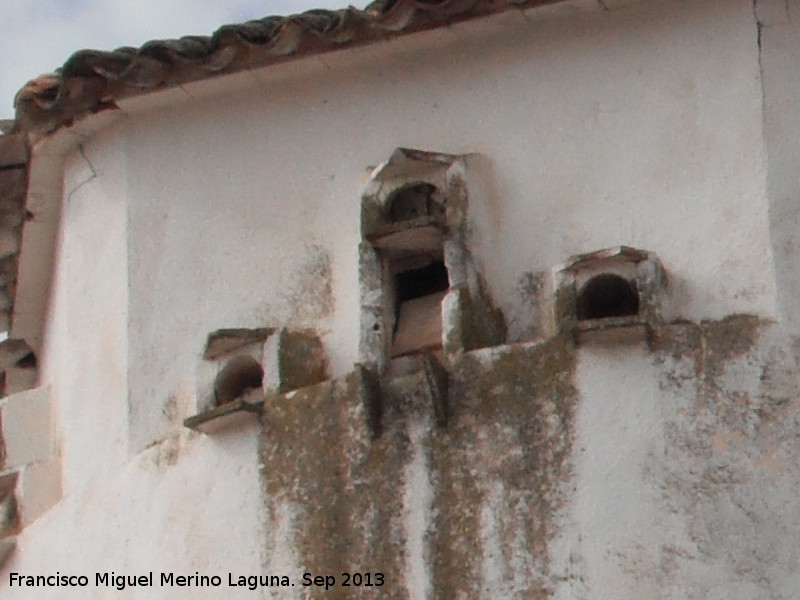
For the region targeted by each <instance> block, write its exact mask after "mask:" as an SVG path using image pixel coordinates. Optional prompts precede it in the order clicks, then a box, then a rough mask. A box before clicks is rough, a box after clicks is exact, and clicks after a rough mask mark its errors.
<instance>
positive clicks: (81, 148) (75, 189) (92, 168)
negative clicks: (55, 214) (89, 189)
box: [67, 144, 97, 200]
mask: <svg viewBox="0 0 800 600" xmlns="http://www.w3.org/2000/svg"><path fill="white" fill-rule="evenodd" d="M78 152H80V155H81V156H82V157H83V160H85V161H86V164H87V165H88V166H89V171H90V172H91V173H92V174H91V176H90V177H88V178H87V179H86V180H84V181H81V182H80V183H79V184H78V185H76V186H75V187H74V188H72V189H71V190H70V191H69V193H68V194H67V200H72V195H73V194H74V193H75V192H77V191H78V190H79V189H81V188H82V187H83V186H85V185H86V184H87V183H89V182H90V181H92V180H93V179H96V178H97V171H95V170H94V165H93V164H92V161H90V160H89V157H88V156H86V152H85V151H84V149H83V144H81V145H79V146H78Z"/></svg>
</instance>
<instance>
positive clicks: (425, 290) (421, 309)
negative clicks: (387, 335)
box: [391, 256, 450, 356]
mask: <svg viewBox="0 0 800 600" xmlns="http://www.w3.org/2000/svg"><path fill="white" fill-rule="evenodd" d="M419 259H420V261H421V262H422V264H424V266H421V267H416V268H413V269H407V270H405V271H401V272H399V273H397V274H395V276H394V297H395V323H394V332H393V337H392V352H391V355H392V356H403V355H407V354H414V353H415V352H418V351H420V350H423V349H431V348H441V345H442V308H441V306H442V299H443V298H444V296H445V294H446V293H447V290H448V289H449V288H450V281H449V277H448V275H447V267H446V266H445V264H444V262H442V261H441V260H439V259H435V258H432V257H430V256H427V257H426V256H422V257H419ZM426 262H427V264H425V263H426Z"/></svg>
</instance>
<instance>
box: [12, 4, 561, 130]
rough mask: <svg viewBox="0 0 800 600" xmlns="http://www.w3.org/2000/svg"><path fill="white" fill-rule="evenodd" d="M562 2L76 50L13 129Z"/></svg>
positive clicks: (230, 28)
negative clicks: (251, 70) (225, 76)
mask: <svg viewBox="0 0 800 600" xmlns="http://www.w3.org/2000/svg"><path fill="white" fill-rule="evenodd" d="M558 1H559V0H377V1H376V2H373V3H372V4H370V5H369V6H368V7H367V8H366V9H364V10H357V9H355V8H352V7H351V8H345V9H341V10H310V11H307V12H304V13H302V14H299V15H292V16H288V17H282V16H271V17H265V18H263V19H254V20H252V21H247V22H245V23H240V24H235V25H225V26H223V27H220V28H219V29H218V30H217V31H216V32H214V34H213V35H211V36H208V37H205V36H186V37H182V38H180V39H177V40H155V41H150V42H147V43H146V44H144V45H142V46H141V47H140V48H129V47H125V48H118V49H116V50H113V51H110V52H105V51H99V50H81V51H79V52H76V53H75V54H73V55H72V56H71V57H70V58H69V59H68V60H67V62H66V63H64V66H63V67H61V68H60V69H58V70H57V71H56V72H55V73H50V74H47V75H43V76H41V77H39V78H37V79H34V80H33V81H30V82H28V83H27V84H26V85H25V86H24V87H23V88H22V89H21V90H20V91H19V93H18V94H17V96H16V98H15V99H14V106H15V109H16V117H17V118H16V125H15V128H16V130H18V131H29V132H35V133H40V134H47V133H50V132H52V131H55V130H56V129H58V128H59V127H62V126H64V125H68V124H70V123H72V122H73V121H74V120H75V119H77V118H80V117H82V116H85V115H87V114H90V113H92V112H97V111H99V110H103V109H106V108H113V107H114V101H115V100H117V99H119V98H125V97H128V96H133V95H137V94H140V93H144V92H147V91H150V90H157V89H162V88H168V87H171V86H176V85H180V84H181V83H186V82H190V81H196V80H199V79H203V78H206V77H210V76H213V75H216V74H223V73H234V72H236V71H241V70H244V69H249V68H258V67H263V66H267V65H270V64H275V63H279V62H283V61H285V60H287V59H289V58H290V57H293V56H297V57H300V56H308V55H312V54H320V53H323V52H327V51H331V50H335V49H338V48H341V47H345V46H347V45H363V44H368V43H371V42H375V41H378V40H383V39H387V38H391V37H395V36H398V35H403V34H406V33H412V32H415V31H420V30H423V29H430V28H434V27H440V26H445V25H448V24H450V23H453V22H455V21H459V20H464V19H469V18H474V17H478V16H482V15H487V14H491V13H494V12H500V11H503V10H508V9H511V8H514V7H515V6H516V7H519V8H528V7H532V6H537V5H542V4H550V3H554V2H558Z"/></svg>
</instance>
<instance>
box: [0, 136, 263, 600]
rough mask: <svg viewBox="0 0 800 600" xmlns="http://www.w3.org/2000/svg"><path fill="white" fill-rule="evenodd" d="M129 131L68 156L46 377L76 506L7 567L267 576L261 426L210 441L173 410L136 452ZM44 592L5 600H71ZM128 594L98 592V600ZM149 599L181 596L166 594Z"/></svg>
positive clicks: (31, 538) (56, 512) (69, 500)
mask: <svg viewBox="0 0 800 600" xmlns="http://www.w3.org/2000/svg"><path fill="white" fill-rule="evenodd" d="M126 135H127V134H126V133H125V131H124V130H118V129H116V130H110V131H107V132H106V133H104V134H102V135H101V136H99V137H98V138H97V139H96V140H95V141H94V142H93V143H92V144H91V145H89V146H87V147H86V148H85V149H83V150H82V151H79V152H77V153H75V154H74V155H73V156H72V157H71V158H70V159H69V160H68V162H67V166H66V179H65V186H64V187H65V200H64V206H63V211H62V222H63V223H64V225H65V226H64V227H63V229H62V236H61V239H60V240H59V260H58V265H57V271H56V273H57V277H56V280H55V282H54V290H55V291H54V293H55V295H54V298H53V300H52V306H53V311H52V314H51V320H50V322H49V326H50V331H51V335H50V336H49V337H48V342H49V343H48V346H47V348H46V351H45V352H46V355H47V360H45V361H44V363H43V365H42V367H43V369H42V381H41V384H42V385H50V386H52V389H53V390H54V394H53V395H54V406H55V407H56V420H57V423H58V428H59V430H60V432H59V436H58V437H59V446H60V452H61V456H62V461H61V462H62V465H61V468H62V472H63V498H62V499H61V502H60V503H58V504H57V505H56V506H55V507H54V508H52V509H51V510H50V511H49V512H47V513H46V514H45V515H44V516H42V517H41V518H40V519H38V520H37V521H36V522H34V523H33V524H32V525H30V526H28V527H26V529H25V530H24V531H23V533H22V534H21V535H20V536H19V539H18V543H17V550H16V551H15V554H14V555H13V556H12V558H11V559H10V561H9V562H8V563H7V565H5V566H4V573H8V572H12V571H13V572H18V573H19V572H26V573H40V574H49V573H55V572H56V571H59V572H61V573H71V574H86V575H89V576H90V579H92V584H94V575H93V574H94V573H95V572H101V573H102V572H105V571H116V572H117V573H123V572H128V573H137V574H138V573H146V572H148V571H150V570H158V569H162V570H165V571H167V572H168V571H171V570H172V571H175V572H178V573H185V574H193V573H194V572H195V571H197V570H200V571H204V572H212V571H213V572H216V571H217V570H218V569H219V568H220V558H219V556H220V554H221V555H223V556H224V557H225V560H224V562H225V565H230V568H231V569H233V570H236V569H241V571H242V573H243V574H252V573H257V572H259V569H260V566H261V565H262V563H263V551H262V547H263V533H262V531H261V528H260V523H261V520H260V519H261V517H260V515H261V507H262V505H263V501H262V500H261V496H260V486H259V480H258V451H257V439H258V437H257V429H256V428H255V427H251V428H250V429H248V430H245V431H239V432H237V434H236V435H231V436H225V435H223V436H217V437H215V438H209V437H205V436H199V435H196V434H193V433H191V432H189V431H188V430H185V429H184V428H182V427H181V426H180V419H182V418H183V416H184V415H179V414H175V415H170V416H171V418H172V422H173V425H174V428H173V430H171V431H170V433H169V436H168V437H166V438H165V439H163V440H160V441H159V442H160V443H158V444H156V445H154V446H151V447H150V448H148V449H146V450H144V451H141V452H139V453H136V454H133V453H132V452H131V440H130V433H131V425H132V423H134V422H135V421H134V419H135V414H133V415H132V414H131V412H130V411H129V403H128V389H129V386H128V377H129V369H128V366H129V364H130V363H131V362H135V361H136V360H137V356H136V353H135V349H134V348H132V346H131V345H130V342H129V340H130V336H129V334H128V326H129V318H130V313H129V307H130V304H129V298H130V297H129V285H128V277H129V273H128V268H129V257H128V241H129V240H128V229H127V226H128V220H129V218H128V202H127V196H126V181H127V177H126V175H127V172H126V168H125V166H126V163H125V160H124V157H125V151H126V146H125V143H124V140H125V136H126ZM129 353H130V354H129ZM6 582H7V578H6V577H5V576H4V583H6ZM231 592H232V593H231V596H230V597H236V595H235V590H231ZM31 593H32V592H31V590H27V591H26V590H24V589H16V590H9V589H4V590H3V597H4V598H5V597H7V598H31V597H36V598H43V599H44V598H61V599H63V598H65V597H66V596H65V595H64V594H65V591H64V588H49V589H42V588H37V589H35V590H34V591H33V594H34V596H31ZM68 593H76V590H75V589H71V590H68ZM117 593H118V592H117V591H116V590H113V589H105V588H98V589H95V588H94V587H92V588H89V590H88V591H86V594H85V597H87V598H108V597H109V596H110V595H112V594H117ZM246 593H247V594H250V595H249V596H248V597H258V596H253V595H252V593H251V592H249V590H248V591H246ZM244 595H245V594H242V597H244ZM82 596H84V594H82ZM140 597H148V598H174V597H175V592H174V590H170V589H169V588H159V587H156V588H153V589H151V590H148V591H146V594H145V596H140ZM191 597H192V598H218V597H219V594H218V590H215V589H214V588H211V589H210V590H193V591H192V594H191Z"/></svg>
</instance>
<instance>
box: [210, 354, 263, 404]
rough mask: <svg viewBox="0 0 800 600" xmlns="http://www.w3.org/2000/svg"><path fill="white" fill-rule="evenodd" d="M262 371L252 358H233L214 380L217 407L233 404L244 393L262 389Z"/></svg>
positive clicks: (244, 356)
mask: <svg viewBox="0 0 800 600" xmlns="http://www.w3.org/2000/svg"><path fill="white" fill-rule="evenodd" d="M263 380H264V369H262V368H261V365H260V364H258V361H257V360H256V359H255V358H253V357H252V356H247V355H240V356H235V357H233V358H232V359H230V360H229V361H228V363H227V364H226V365H225V366H224V367H223V368H222V370H220V372H219V374H218V375H217V378H216V379H215V380H214V398H215V400H216V403H217V405H221V404H227V403H228V402H233V401H234V400H236V399H237V398H239V397H240V396H242V395H243V394H244V393H246V392H248V391H250V390H254V389H258V388H260V387H262V385H263Z"/></svg>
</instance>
